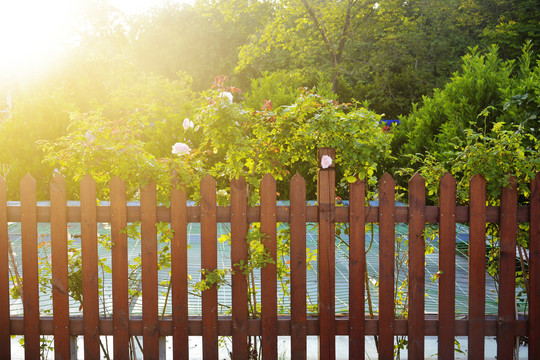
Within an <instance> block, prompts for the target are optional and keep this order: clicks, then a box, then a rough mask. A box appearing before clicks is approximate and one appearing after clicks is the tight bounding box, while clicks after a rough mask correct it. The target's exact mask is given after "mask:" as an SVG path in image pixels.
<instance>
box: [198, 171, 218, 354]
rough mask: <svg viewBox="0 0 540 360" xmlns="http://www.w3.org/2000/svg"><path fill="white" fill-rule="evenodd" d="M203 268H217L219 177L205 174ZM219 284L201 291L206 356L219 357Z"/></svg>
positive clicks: (202, 240) (203, 191) (202, 229)
mask: <svg viewBox="0 0 540 360" xmlns="http://www.w3.org/2000/svg"><path fill="white" fill-rule="evenodd" d="M201 196H202V199H201V268H202V269H203V270H206V271H209V272H212V271H214V270H215V269H217V220H216V181H215V180H214V179H213V178H212V177H211V176H210V175H206V176H205V177H204V178H203V179H202V180H201ZM217 311H218V309H217V288H216V286H212V287H211V288H210V289H207V290H204V291H203V294H202V324H203V332H202V335H203V358H204V359H205V360H206V359H209V360H217V359H218V350H219V349H218V326H217V323H218V321H217V320H218V316H217V315H218V313H217Z"/></svg>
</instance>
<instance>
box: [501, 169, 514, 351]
mask: <svg viewBox="0 0 540 360" xmlns="http://www.w3.org/2000/svg"><path fill="white" fill-rule="evenodd" d="M516 209H517V182H516V179H515V178H514V177H513V176H512V177H511V178H510V181H509V184H508V185H507V186H506V187H504V188H503V189H502V194H501V213H500V217H501V219H500V252H499V311H498V316H497V320H498V329H497V330H498V333H497V335H498V336H497V359H502V360H504V359H509V360H512V359H513V352H514V345H515V337H514V333H515V324H514V322H515V301H516V288H515V284H516V236H517V219H516Z"/></svg>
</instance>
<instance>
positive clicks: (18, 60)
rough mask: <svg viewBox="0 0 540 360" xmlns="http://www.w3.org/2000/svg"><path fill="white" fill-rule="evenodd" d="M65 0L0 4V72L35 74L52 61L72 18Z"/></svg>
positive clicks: (33, 0)
mask: <svg viewBox="0 0 540 360" xmlns="http://www.w3.org/2000/svg"><path fill="white" fill-rule="evenodd" d="M74 3H75V2H70V1H69V0H52V1H39V0H26V1H8V2H2V4H1V5H0V47H1V50H0V73H1V74H2V75H4V76H6V75H7V76H10V75H11V76H19V75H22V74H24V73H27V72H39V71H40V70H42V69H43V68H44V67H46V66H48V65H50V63H51V62H52V61H54V58H55V56H56V55H57V54H58V52H59V51H60V50H61V46H62V44H63V41H64V40H65V38H66V36H67V35H68V34H69V33H70V20H71V19H72V18H73V17H74V16H75V15H76V8H75V6H74V5H73V4H74Z"/></svg>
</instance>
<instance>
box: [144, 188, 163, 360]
mask: <svg viewBox="0 0 540 360" xmlns="http://www.w3.org/2000/svg"><path fill="white" fill-rule="evenodd" d="M141 219H142V224H141V269H142V311H143V322H144V329H143V347H144V358H145V359H159V328H158V286H157V282H158V274H157V228H156V222H157V220H156V184H155V183H153V182H151V183H149V184H147V185H146V186H145V187H143V188H141Z"/></svg>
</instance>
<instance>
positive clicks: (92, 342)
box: [80, 175, 100, 359]
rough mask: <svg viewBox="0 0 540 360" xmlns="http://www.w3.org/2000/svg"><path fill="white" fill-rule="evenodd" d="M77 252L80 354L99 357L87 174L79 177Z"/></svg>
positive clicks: (91, 186)
mask: <svg viewBox="0 0 540 360" xmlns="http://www.w3.org/2000/svg"><path fill="white" fill-rule="evenodd" d="M80 188H81V195H80V197H81V253H82V272H83V274H82V292H83V321H84V356H85V358H88V359H98V358H99V357H100V348H99V317H98V316H96V314H99V275H98V245H97V198H96V193H97V192H96V182H95V181H94V179H92V177H91V176H90V175H86V176H85V177H84V178H83V180H82V181H81V185H80Z"/></svg>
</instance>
